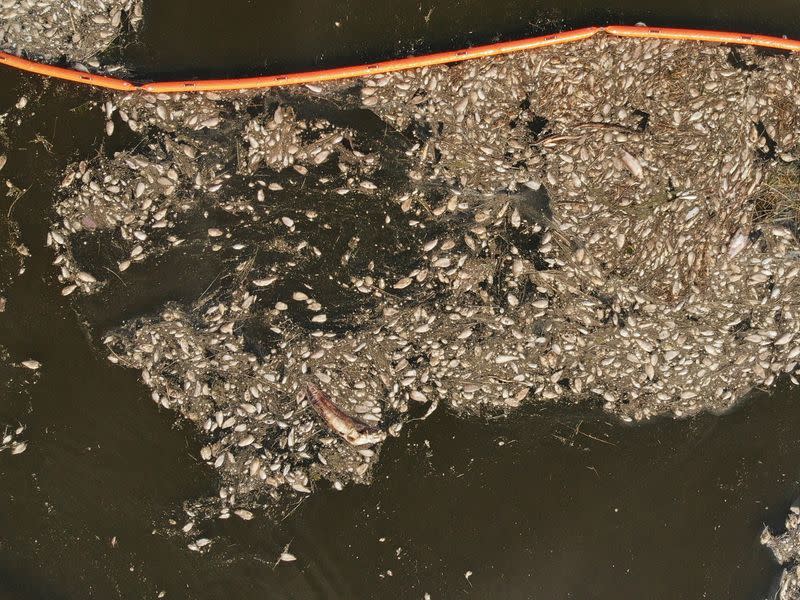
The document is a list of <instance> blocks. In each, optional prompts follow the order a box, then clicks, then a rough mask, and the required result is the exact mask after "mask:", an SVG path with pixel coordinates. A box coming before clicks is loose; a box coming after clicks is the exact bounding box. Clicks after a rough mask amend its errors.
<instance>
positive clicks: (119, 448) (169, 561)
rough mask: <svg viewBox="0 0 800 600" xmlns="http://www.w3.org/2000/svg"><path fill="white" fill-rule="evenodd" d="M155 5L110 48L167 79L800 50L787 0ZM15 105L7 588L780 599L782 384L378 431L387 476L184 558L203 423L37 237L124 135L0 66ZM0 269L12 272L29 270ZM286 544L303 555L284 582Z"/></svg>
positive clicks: (381, 472)
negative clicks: (628, 420)
mask: <svg viewBox="0 0 800 600" xmlns="http://www.w3.org/2000/svg"><path fill="white" fill-rule="evenodd" d="M146 6H147V11H146V16H145V23H144V28H143V30H142V31H141V32H140V35H139V36H138V39H136V40H131V43H130V44H129V45H127V46H126V47H125V48H124V49H122V50H121V51H113V52H111V53H110V55H112V56H114V57H118V58H119V57H122V58H123V59H124V61H125V62H126V64H128V65H130V66H131V68H132V69H133V70H134V71H135V72H136V73H137V74H138V75H139V76H140V77H142V78H154V79H157V78H164V77H166V76H170V75H173V76H174V75H175V74H181V75H187V74H197V75H205V76H208V75H221V74H225V73H266V72H277V71H288V70H295V69H301V68H310V67H317V66H322V65H341V64H352V63H358V62H361V61H364V60H375V59H378V58H387V57H396V56H403V55H407V54H410V53H412V52H422V51H431V50H439V49H446V48H453V47H458V46H463V45H466V44H468V43H483V42H489V41H495V40H498V39H510V38H514V37H520V36H525V35H531V34H533V33H539V32H544V31H552V30H556V29H560V28H564V27H572V26H578V25H584V24H589V23H592V24H602V23H606V22H628V23H635V22H636V21H640V20H644V21H646V22H647V23H648V24H653V25H692V26H705V27H716V28H729V29H737V30H747V31H754V32H763V33H777V34H784V33H785V34H787V35H790V36H797V37H800V22H799V21H797V19H796V18H795V15H796V11H797V8H798V3H797V2H796V1H791V0H783V1H780V2H772V3H761V4H754V3H749V2H748V3H745V2H716V3H714V4H704V3H701V2H688V1H685V0H681V1H680V2H673V3H662V4H659V5H658V6H652V7H649V8H648V7H643V6H642V5H640V4H639V3H634V2H632V1H629V0H624V1H623V0H617V1H615V2H611V3H606V4H604V5H603V7H602V8H601V7H600V6H599V3H572V4H571V5H569V6H563V5H562V4H561V3H555V2H550V3H535V4H534V3H525V2H518V1H512V0H501V1H498V2H494V3H491V2H476V1H473V0H469V1H466V0H462V1H458V0H454V1H451V2H448V3H431V2H430V1H424V2H421V3H420V2H407V1H404V2H393V3H389V2H366V1H353V0H345V1H339V2H329V1H325V2H318V3H312V4H308V3H294V4H292V3H276V2H257V1H252V0H251V1H246V0H229V1H228V2H225V3H223V4H222V5H220V4H219V3H213V4H212V3H211V2H205V1H203V2H199V1H197V0H195V1H192V2H189V1H188V0H171V1H170V2H155V1H151V2H148V3H147V4H146ZM426 17H427V18H426ZM336 22H338V23H339V26H337V25H336ZM23 93H24V94H26V95H28V96H29V97H31V98H34V99H35V100H36V101H35V102H34V104H33V107H34V108H33V109H32V112H31V113H29V114H28V116H27V117H26V119H25V120H24V121H23V122H22V123H21V124H20V125H18V126H17V125H14V124H11V125H9V126H8V129H9V132H10V133H11V134H12V138H11V142H10V150H9V152H8V154H9V163H8V166H7V167H6V168H5V169H4V171H3V173H2V179H3V180H5V179H11V180H13V181H14V182H15V184H16V185H17V186H19V187H20V188H23V189H26V188H27V189H28V191H27V192H26V193H25V195H24V196H22V197H21V198H20V199H19V200H18V201H17V202H16V203H15V204H14V206H13V207H11V206H10V205H11V201H10V199H8V198H0V241H2V242H3V243H4V244H5V243H6V242H7V241H8V228H7V225H8V219H7V215H8V213H9V211H10V210H11V214H12V215H13V217H14V218H15V219H16V220H17V221H18V222H19V226H20V236H21V242H22V243H24V244H25V245H26V246H27V247H28V248H29V249H30V252H31V257H30V258H29V259H27V260H26V262H25V266H26V271H25V273H24V274H22V275H21V276H19V277H17V276H14V277H13V282H12V283H11V284H10V285H9V286H8V287H7V289H6V292H5V295H6V297H7V300H8V308H7V310H6V312H4V313H0V345H2V346H4V347H5V348H6V349H7V350H8V352H9V354H10V356H11V358H12V360H14V361H19V360H23V359H25V358H29V357H32V358H36V359H37V360H39V361H41V362H42V363H43V365H44V366H43V367H42V369H41V371H40V372H39V373H38V374H34V373H33V372H30V371H25V372H21V371H20V370H19V369H17V368H12V367H10V366H8V365H5V364H2V365H0V423H11V424H14V423H17V422H22V423H24V424H25V425H26V427H27V429H26V431H25V433H24V436H23V437H24V439H26V440H27V441H28V444H29V447H28V450H27V451H26V452H25V453H24V454H22V455H19V456H11V455H9V453H8V452H4V453H2V454H0V477H2V486H0V597H2V598H9V599H15V600H32V599H39V598H41V599H48V600H51V599H54V600H59V599H64V600H78V599H83V598H101V599H108V598H135V599H139V598H156V597H157V595H158V593H159V592H161V591H163V592H166V596H165V597H166V598H170V599H178V598H198V599H217V598H235V599H239V598H242V599H245V598H248V599H249V598H281V599H284V598H298V599H301V598H302V599H305V598H387V599H388V598H419V599H421V598H423V596H424V594H425V593H428V594H430V596H431V598H433V599H437V600H438V599H441V598H461V597H464V598H515V599H516V598H520V599H522V598H537V599H538V598H541V599H560V598H575V599H585V598H587V599H589V598H590V599H597V600H600V599H603V600H612V599H613V600H618V599H620V598H631V599H639V598H652V599H673V598H710V599H717V598H720V599H722V598H742V599H757V598H758V599H760V598H765V597H767V594H768V592H769V590H770V588H771V586H772V585H773V584H774V582H775V579H776V577H777V576H778V574H779V567H778V566H777V565H776V564H775V563H774V561H773V560H772V558H771V556H770V554H769V552H768V551H767V550H765V549H764V548H762V547H761V545H760V544H759V534H760V532H761V530H762V529H763V527H764V526H765V525H769V526H770V527H772V528H776V527H780V526H781V524H782V522H783V519H784V516H785V514H786V512H787V509H788V506H789V504H790V503H791V502H792V501H793V499H794V498H795V497H796V496H797V495H800V443H798V442H800V408H798V401H800V393H798V391H797V389H794V388H790V387H786V386H782V385H779V386H778V388H777V389H776V390H773V391H771V392H770V393H761V392H760V393H756V394H754V395H753V396H752V397H751V398H749V399H748V400H747V401H746V402H744V403H743V404H742V405H741V406H740V407H739V408H737V409H736V410H734V411H732V412H731V413H729V414H725V415H722V416H713V415H705V416H700V417H698V418H694V419H691V420H685V421H669V420H661V421H656V422H652V423H649V424H646V425H641V426H635V427H631V426H621V425H620V424H618V423H616V422H609V421H608V420H607V419H606V417H605V416H604V415H603V414H602V413H600V412H596V411H590V410H588V409H582V408H578V407H574V406H563V407H547V408H544V407H540V406H536V405H533V406H530V407H528V408H527V409H526V410H522V411H519V412H518V413H516V414H515V415H514V416H513V417H511V418H507V419H506V418H503V419H493V420H478V419H464V418H457V417H455V416H454V415H451V414H448V413H447V412H445V411H439V412H437V413H435V414H434V415H433V416H432V417H431V418H430V419H428V420H426V421H423V422H418V423H413V424H412V425H411V426H410V427H408V428H407V429H406V430H405V433H404V435H403V436H402V437H400V438H399V439H393V440H390V441H389V442H387V443H386V445H385V449H384V451H383V454H382V456H381V461H380V463H379V466H378V468H377V476H376V480H375V483H374V484H373V485H372V486H370V487H348V488H345V490H344V491H342V492H336V491H333V490H332V489H322V490H321V491H319V492H317V493H315V494H314V495H313V497H311V498H310V499H309V500H308V501H306V502H305V503H303V504H302V505H300V506H299V507H298V509H297V510H296V511H294V512H293V513H291V514H290V515H289V516H288V517H287V518H285V519H284V520H283V521H281V522H278V523H275V522H272V521H270V520H268V519H265V518H256V519H255V520H253V521H250V522H243V521H240V520H238V519H231V520H229V521H219V522H218V523H215V524H213V525H212V526H211V531H210V532H209V533H211V534H213V535H214V537H215V539H216V540H217V541H216V543H215V546H214V549H213V551H212V552H210V553H209V554H207V555H198V554H196V553H193V552H190V551H188V550H187V548H186V540H185V539H184V538H182V537H173V536H169V535H166V534H165V533H164V531H165V527H164V524H165V522H166V520H167V519H169V518H170V517H171V516H177V515H179V514H180V508H181V503H182V501H184V500H186V499H188V498H195V497H200V496H203V495H213V494H215V492H216V490H217V480H216V478H215V474H214V473H213V472H212V471H211V470H210V469H209V468H207V467H206V466H205V465H203V464H202V463H201V462H200V461H199V458H198V457H199V447H198V442H197V441H196V439H195V437H194V434H193V431H192V430H191V428H189V427H183V426H180V425H176V424H175V418H174V415H173V414H171V413H170V412H168V411H165V410H163V409H161V410H159V409H158V408H157V407H156V406H155V405H154V403H153V402H152V401H151V400H150V399H149V392H148V390H147V389H146V388H145V386H144V385H143V384H142V383H141V382H140V381H139V374H138V373H137V372H135V371H132V370H128V369H124V368H121V367H118V366H114V365H112V364H110V363H109V362H108V361H107V360H106V359H105V353H104V352H103V351H102V349H101V347H100V343H99V341H98V339H95V337H93V336H98V337H99V336H101V335H102V333H103V331H102V327H96V326H95V327H87V326H85V325H84V324H83V323H82V319H83V316H82V313H77V312H75V311H74V310H73V309H72V305H71V303H70V302H69V301H68V300H67V299H65V298H63V297H62V296H61V295H60V293H59V287H60V286H59V285H58V284H57V282H56V281H55V278H54V271H55V268H54V267H53V266H52V265H51V262H52V259H53V255H52V252H51V251H50V250H49V249H47V248H45V247H44V240H45V236H46V233H47V228H48V222H49V221H50V220H51V218H52V205H53V194H54V189H55V188H56V187H57V185H58V182H59V180H60V177H61V175H60V174H61V173H62V172H63V169H64V166H65V165H66V164H67V163H68V162H69V161H71V160H75V159H76V158H77V157H86V156H90V155H91V154H92V153H93V152H94V151H95V150H96V149H99V148H100V147H101V144H106V145H108V144H110V143H112V142H108V141H104V139H103V135H102V117H101V115H100V114H99V111H97V110H96V109H93V108H90V107H89V105H88V102H89V101H91V100H96V99H98V98H99V96H98V94H97V93H96V92H94V91H92V90H89V89H85V88H77V87H73V86H69V85H63V84H53V85H48V84H46V83H45V82H43V81H41V80H39V79H37V78H35V77H32V76H28V75H22V74H18V73H15V72H11V71H7V70H4V71H0V113H2V112H5V111H6V110H8V108H10V107H11V106H12V105H13V104H14V103H15V102H16V101H17V99H18V98H19V97H20V96H21V95H22V94H23ZM40 136H41V137H40ZM106 149H108V148H106ZM0 256H2V259H1V260H0V273H2V277H3V283H5V281H6V280H8V279H9V276H10V275H12V274H15V273H16V271H17V269H18V265H17V263H16V260H15V259H14V257H13V256H12V255H11V254H10V253H8V252H6V253H5V254H2V255H0ZM194 275H195V274H194V273H178V274H175V276H174V277H172V276H171V277H169V278H166V277H165V278H164V280H163V281H162V280H159V281H153V282H150V284H151V285H152V288H153V290H154V292H153V294H154V297H157V298H158V299H159V300H158V303H156V304H159V303H162V302H163V300H164V299H165V298H171V297H172V296H173V295H175V294H179V292H180V290H181V289H193V288H192V286H195V287H196V286H197V285H198V283H197V280H196V279H195V277H194ZM167 279H169V280H167ZM176 290H178V291H177V292H176ZM200 291H202V289H201V290H200ZM128 310H129V312H130V311H132V310H133V309H128ZM138 310H141V311H145V310H146V307H139V308H138ZM99 312H102V310H101V311H99ZM107 312H108V314H112V315H114V317H113V319H114V320H118V315H117V314H116V313H115V307H108V311H107ZM126 316H131V315H130V314H128V315H126ZM97 322H100V323H102V316H101V317H98V318H97V320H96V323H95V325H96V324H97ZM112 539H116V544H115V545H114V544H112ZM287 544H291V552H292V553H294V554H295V555H296V556H297V561H296V562H293V563H287V564H280V565H278V566H277V568H276V567H275V565H274V562H275V559H276V557H277V556H278V554H279V553H280V551H281V550H282V549H283V547H284V546H285V545H287ZM467 572H471V573H472V574H471V576H469V577H466V576H465V575H466V574H467Z"/></svg>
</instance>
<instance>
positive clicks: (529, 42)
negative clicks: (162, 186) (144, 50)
mask: <svg viewBox="0 0 800 600" xmlns="http://www.w3.org/2000/svg"><path fill="white" fill-rule="evenodd" d="M600 32H603V33H606V34H608V35H613V36H618V37H629V38H651V39H666V40H687V41H697V42H715V43H720V44H743V45H748V46H761V47H765V48H774V49H778V50H788V51H791V52H798V51H800V41H798V40H791V39H787V38H785V37H772V36H767V35H756V34H747V33H733V32H730V31H710V30H703V29H676V28H668V27H644V26H638V25H637V26H627V25H610V26H608V27H585V28H583V29H574V30H572V31H563V32H561V33H554V34H550V35H543V36H539V37H533V38H526V39H523V40H516V41H511V42H500V43H497V44H489V45H486V46H475V47H473V48H466V49H464V50H453V51H450V52H438V53H436V54H426V55H423V56H411V57H408V58H399V59H395V60H387V61H383V62H376V63H370V64H365V65H356V66H352V67H340V68H336V69H324V70H318V71H306V72H303V73H290V74H286V75H266V76H261V77H245V78H238V79H237V78H232V79H205V80H186V81H163V82H157V83H146V84H143V85H137V84H135V83H133V82H130V81H126V80H124V79H116V78H114V77H106V76H104V75H93V74H91V73H85V72H83V71H78V70H75V69H66V68H63V67H54V66H52V65H47V64H43V63H38V62H35V61H32V60H27V59H24V58H21V57H19V56H14V55H13V54H7V53H5V52H0V64H5V65H8V66H10V67H14V68H16V69H21V70H23V71H29V72H31V73H38V74H40V75H45V76H47V77H54V78H57V79H64V80H67V81H75V82H78V83H84V84H87V85H93V86H95V87H101V88H106V89H112V90H119V91H136V90H138V91H143V92H153V93H170V92H185V91H191V92H208V91H227V90H246V89H261V88H269V87H276V86H284V85H297V84H303V83H321V82H325V81H334V80H337V79H349V78H353V77H363V76H366V75H377V74H380V73H392V72H394V71H401V70H404V69H414V68H419V67H429V66H432V65H441V64H445V63H453V62H460V61H464V60H471V59H474V58H485V57H488V56H497V55H499V54H510V53H512V52H520V51H523V50H532V49H535V48H543V47H545V46H554V45H556V44H565V43H567V42H575V41H579V40H585V39H587V38H590V37H592V36H593V35H595V34H597V33H600Z"/></svg>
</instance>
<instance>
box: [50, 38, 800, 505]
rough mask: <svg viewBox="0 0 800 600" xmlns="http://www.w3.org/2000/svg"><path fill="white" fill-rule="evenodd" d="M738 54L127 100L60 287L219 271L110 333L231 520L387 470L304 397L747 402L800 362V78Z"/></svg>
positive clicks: (61, 238)
mask: <svg viewBox="0 0 800 600" xmlns="http://www.w3.org/2000/svg"><path fill="white" fill-rule="evenodd" d="M731 52H732V50H731V48H729V47H725V46H719V45H711V44H699V43H686V42H676V41H662V40H629V39H619V38H611V37H606V36H602V35H597V36H595V37H593V38H592V39H590V40H587V41H584V42H579V43H574V44H571V45H569V46H561V47H558V48H545V49H541V50H536V51H530V52H522V53H518V54H514V55H508V56H503V57H495V58H491V59H480V60H474V61H469V62H465V63H460V64H457V65H449V66H439V67H426V68H422V69H416V70H408V71H401V72H396V73H392V74H388V75H379V76H373V77H369V78H365V79H363V80H359V81H350V82H338V83H330V84H320V85H318V86H314V87H313V89H311V88H291V89H287V90H282V91H280V92H278V91H269V92H231V93H225V94H174V95H152V96H147V95H143V94H129V95H109V96H108V97H107V99H106V100H105V101H104V103H102V105H101V108H102V110H103V111H104V112H105V114H106V117H107V119H109V120H110V119H111V117H112V115H114V114H115V113H118V117H119V119H120V120H121V121H122V122H124V123H127V125H128V126H129V127H130V128H131V129H133V130H134V131H136V132H138V133H139V134H140V135H142V136H143V138H144V142H143V143H141V144H139V145H138V146H137V147H136V148H135V149H131V150H127V151H123V152H120V153H117V154H116V155H115V156H113V157H102V156H100V157H96V158H93V159H92V160H86V161H81V162H79V163H76V164H74V165H71V166H70V167H69V168H68V169H67V171H66V173H65V175H64V179H63V182H62V184H61V190H60V192H59V193H60V196H59V201H58V203H57V206H56V213H57V215H58V221H57V222H55V223H54V224H53V226H52V227H51V230H50V232H49V234H48V237H47V243H48V245H50V246H51V247H52V248H53V250H54V252H55V256H56V258H55V265H56V270H57V272H56V276H57V278H58V280H59V282H60V285H61V286H62V293H63V294H64V295H70V296H71V298H72V299H75V301H76V302H80V299H79V298H80V297H82V296H83V295H86V294H107V293H108V294H110V293H111V291H110V290H112V289H113V287H114V286H118V285H119V281H118V279H123V280H124V278H126V277H128V276H138V277H142V276H144V274H146V273H147V269H148V268H150V267H151V266H152V265H154V264H155V263H156V262H157V259H159V258H162V257H167V256H171V255H173V254H175V253H177V252H179V251H181V249H183V251H187V250H186V249H187V248H196V249H203V250H202V251H203V252H208V253H209V256H211V255H214V254H218V255H219V256H220V257H221V258H220V261H221V264H223V265H224V266H225V267H224V272H223V274H222V275H221V276H220V277H218V278H216V279H215V280H214V281H213V282H212V284H210V285H209V288H208V289H207V290H206V292H204V293H203V294H201V295H200V296H199V297H197V298H195V299H194V300H193V301H192V302H188V303H187V302H183V303H174V304H169V305H165V306H163V307H161V308H160V309H159V310H158V311H156V313H155V314H150V315H149V316H145V317H142V318H139V319H135V320H131V321H129V322H126V323H124V324H121V326H120V327H119V328H117V329H115V330H113V331H110V332H108V333H107V335H106V336H105V339H104V341H105V344H106V346H107V347H108V349H109V360H111V361H112V362H114V363H118V364H120V365H124V366H127V367H131V368H134V369H138V370H139V371H141V374H142V380H143V382H144V384H145V385H146V386H147V387H148V388H149V389H150V390H151V396H152V399H153V401H154V402H156V403H157V404H158V405H160V406H162V407H164V408H167V409H170V410H174V411H176V413H177V414H178V415H180V417H181V418H185V419H188V420H190V421H191V422H193V423H194V424H195V425H196V426H197V429H198V432H199V436H200V437H201V439H202V440H203V444H204V445H203V448H202V450H201V456H202V459H203V460H204V461H205V462H206V463H208V464H209V465H210V466H212V467H214V468H215V469H217V470H218V472H219V473H220V479H221V486H220V490H219V498H218V499H216V500H215V501H214V502H212V503H206V504H204V507H205V508H206V509H208V510H209V511H211V512H216V513H217V514H219V515H220V516H221V515H227V516H229V515H230V514H231V513H232V511H236V510H247V507H250V508H252V503H253V502H254V501H255V499H262V500H263V499H264V498H271V499H272V500H275V501H277V500H281V499H284V498H286V497H288V496H294V497H297V496H303V495H306V494H309V493H311V492H313V490H314V489H315V487H316V486H318V485H319V484H320V483H321V482H323V481H326V480H327V481H329V482H331V483H332V484H333V485H334V487H336V488H337V489H341V487H342V486H343V485H345V484H347V483H350V482H369V481H370V477H371V472H372V467H373V465H374V464H375V462H376V461H377V460H378V456H379V453H380V447H381V443H380V442H379V441H376V442H375V443H372V444H369V445H363V446H354V445H353V444H350V443H348V441H347V440H346V439H343V438H342V436H341V435H337V433H336V431H333V430H331V428H330V427H329V423H328V422H326V419H325V418H322V417H321V415H320V414H319V413H318V412H317V411H315V410H314V407H313V406H311V405H310V403H309V400H308V395H307V393H306V390H307V389H309V385H311V386H313V388H314V389H318V390H321V392H322V393H324V394H325V396H326V397H327V398H329V399H330V401H331V402H332V403H333V405H335V407H336V410H337V411H340V412H341V413H342V414H344V415H349V417H351V418H352V419H354V420H357V422H360V423H364V424H366V425H368V426H369V427H371V428H373V430H374V431H380V432H383V433H384V434H385V435H386V436H388V437H389V438H391V437H396V436H398V435H399V434H400V432H401V429H402V427H403V425H404V423H406V422H407V421H408V420H409V419H410V418H413V415H414V414H417V413H423V412H425V413H426V415H427V414H430V412H431V411H432V410H433V409H435V407H436V406H439V405H442V406H447V407H449V408H450V409H452V410H455V411H458V412H463V413H468V414H485V413H486V412H487V411H489V412H491V411H494V412H508V411H512V410H513V409H515V408H516V407H518V406H520V405H521V404H523V403H529V402H556V401H564V402H589V403H594V404H596V405H598V406H601V407H603V408H604V409H605V410H606V411H608V412H609V413H610V414H612V415H615V416H617V417H618V418H620V419H621V420H623V421H626V422H630V421H642V420H646V419H649V418H652V417H655V416H659V415H670V416H674V417H686V416H690V415H694V414H697V413H699V412H701V411H709V410H710V411H724V410H726V409H728V408H730V407H731V406H733V405H734V404H735V403H736V402H737V401H738V400H740V399H741V398H742V397H743V396H744V395H745V394H747V392H748V391H749V390H751V389H753V388H754V387H758V386H770V385H772V383H773V382H775V381H776V379H777V378H779V377H781V376H784V375H785V376H788V377H789V378H791V379H792V380H793V381H794V377H795V375H794V373H795V371H796V368H797V364H798V363H797V361H798V357H800V321H798V318H797V315H796V311H797V309H796V304H797V299H798V298H800V288H798V285H800V284H798V278H797V275H798V273H800V261H798V258H799V257H800V247H799V246H798V239H797V233H796V232H797V218H798V213H797V200H796V199H797V198H800V174H798V170H797V164H796V156H797V142H798V139H800V137H798V136H800V110H798V98H800V95H798V90H797V89H796V88H797V83H796V82H797V81H800V79H798V74H800V62H799V59H798V58H797V57H795V56H784V55H782V54H775V53H766V52H763V51H758V50H754V49H749V48H742V49H739V50H738V55H737V57H738V58H739V59H740V60H738V61H731V60H730V53H731ZM741 61H745V64H747V65H748V68H746V69H744V68H740V67H739V66H736V65H737V64H740V63H741ZM309 107H311V108H309ZM343 109H345V110H343ZM344 112H347V114H348V118H347V119H345V117H344V116H343V113H344ZM353 115H358V119H362V120H358V119H356V118H355V117H353ZM348 119H349V120H348ZM376 131H380V134H376V133H375V132H376ZM112 135H115V133H114V132H112ZM87 237H93V238H95V239H97V240H99V241H100V242H99V243H101V244H104V247H105V248H107V253H108V255H110V256H113V257H114V258H113V260H114V261H115V262H114V265H115V266H116V268H115V269H99V270H93V267H94V266H96V265H95V264H93V263H92V261H89V260H86V259H84V258H82V257H81V254H80V252H78V250H79V249H80V248H79V246H78V245H77V244H78V240H85V239H87ZM114 265H112V266H114ZM109 271H113V273H111V274H110V273H109ZM131 274H133V275H131ZM254 332H255V333H254ZM337 414H339V413H338V412H337ZM354 422H355V421H354ZM380 439H383V435H381V437H380ZM388 443H392V442H391V441H389V442H388ZM209 507H210V508H209ZM197 514H198V513H197V512H195V513H193V514H192V515H191V516H192V518H194V517H195V516H197Z"/></svg>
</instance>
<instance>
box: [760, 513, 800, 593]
mask: <svg viewBox="0 0 800 600" xmlns="http://www.w3.org/2000/svg"><path fill="white" fill-rule="evenodd" d="M799 526H800V507H798V506H796V505H793V506H792V507H791V509H790V511H789V516H788V517H786V523H785V526H784V527H785V531H784V532H783V533H781V534H780V535H775V534H773V533H772V532H771V531H770V530H769V528H766V527H765V528H764V531H763V532H762V534H761V543H762V544H764V545H765V546H766V547H767V548H769V549H770V550H771V551H772V553H773V555H774V556H775V559H776V560H777V561H778V562H779V563H780V564H781V565H783V566H784V570H783V571H782V572H781V577H780V581H779V582H778V586H777V590H776V593H775V596H774V598H775V600H797V598H800V527H799Z"/></svg>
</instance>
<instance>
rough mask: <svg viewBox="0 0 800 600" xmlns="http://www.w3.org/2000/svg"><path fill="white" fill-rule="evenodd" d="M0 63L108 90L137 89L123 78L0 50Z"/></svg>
mask: <svg viewBox="0 0 800 600" xmlns="http://www.w3.org/2000/svg"><path fill="white" fill-rule="evenodd" d="M0 64H4V65H8V66H9V67H14V68H15V69H20V70H21V71H29V72H30V73H38V74H39V75H45V76H47V77H55V78H56V79H65V80H66V81H76V82H78V83H86V84H88V85H93V86H95V87H101V88H107V89H110V90H120V91H126V90H136V89H137V87H136V85H134V84H133V83H131V82H130V81H125V80H124V79H114V78H113V77H106V76H105V75H93V74H91V73H85V72H83V71H78V70H77V69H65V68H62V67H54V66H53V65H46V64H42V63H38V62H34V61H32V60H27V59H25V58H20V57H19V56H14V55H13V54H7V53H5V52H0Z"/></svg>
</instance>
